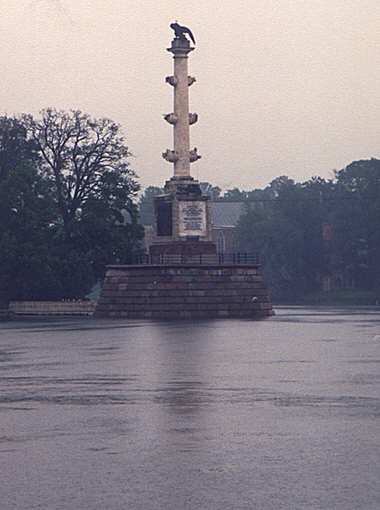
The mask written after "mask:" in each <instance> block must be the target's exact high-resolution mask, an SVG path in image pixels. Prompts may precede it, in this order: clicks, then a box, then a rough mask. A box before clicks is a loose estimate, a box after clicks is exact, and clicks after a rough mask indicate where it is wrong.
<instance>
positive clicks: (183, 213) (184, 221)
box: [179, 201, 207, 237]
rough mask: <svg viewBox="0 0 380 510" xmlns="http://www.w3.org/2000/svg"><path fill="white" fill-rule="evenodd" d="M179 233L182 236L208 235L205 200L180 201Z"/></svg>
mask: <svg viewBox="0 0 380 510" xmlns="http://www.w3.org/2000/svg"><path fill="white" fill-rule="evenodd" d="M179 235H180V236H181V237H185V236H201V237H204V236H206V235H207V229H206V203H205V202H202V201H199V202H198V201H192V202H180V203H179Z"/></svg>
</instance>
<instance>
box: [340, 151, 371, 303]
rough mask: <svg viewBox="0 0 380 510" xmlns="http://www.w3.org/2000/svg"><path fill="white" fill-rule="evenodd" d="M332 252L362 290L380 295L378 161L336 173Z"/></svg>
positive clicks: (358, 162) (363, 163)
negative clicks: (336, 254)
mask: <svg viewBox="0 0 380 510" xmlns="http://www.w3.org/2000/svg"><path fill="white" fill-rule="evenodd" d="M336 196H337V203H336V207H335V209H334V215H333V217H334V225H335V250H336V252H337V253H339V255H340V262H341V266H342V267H343V268H344V270H345V271H346V273H348V274H350V275H351V277H352V278H353V279H355V280H356V283H357V285H359V286H360V287H362V288H364V289H369V290H373V291H376V292H377V293H378V295H380V266H379V260H380V230H379V223H380V160H377V159H373V158H372V159H370V160H360V161H354V162H352V163H351V164H350V165H348V166H347V167H345V168H343V169H342V170H340V171H339V172H336Z"/></svg>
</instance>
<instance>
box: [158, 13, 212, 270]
mask: <svg viewBox="0 0 380 510" xmlns="http://www.w3.org/2000/svg"><path fill="white" fill-rule="evenodd" d="M170 27H171V28H172V29H173V30H174V33H175V37H174V39H173V40H172V43H171V46H170V48H168V49H167V50H168V51H169V52H170V53H172V54H173V62H174V66H173V75H172V76H167V77H166V83H168V84H169V85H170V86H171V87H172V88H173V96H174V97H173V99H174V100H173V112H172V113H168V114H166V115H165V116H164V119H165V120H166V121H167V122H168V123H169V124H171V125H172V126H173V142H174V144H173V145H174V146H173V149H172V150H171V149H167V150H166V151H165V152H164V153H163V154H162V156H163V158H164V159H165V160H166V161H168V162H169V163H172V164H173V176H172V178H171V179H170V180H168V181H166V183H165V188H164V189H165V194H164V195H162V196H159V197H157V198H156V200H155V212H156V225H155V239H154V242H153V244H152V246H151V247H150V255H151V257H152V258H153V259H155V258H157V257H161V259H162V258H163V257H164V258H166V259H168V256H170V257H171V258H172V259H174V256H177V257H178V256H179V257H181V259H182V260H186V261H190V260H191V259H192V258H194V257H198V256H199V255H207V256H212V255H214V256H215V255H216V247H215V244H214V243H212V242H211V219H210V218H211V215H210V207H209V199H208V197H207V196H205V195H202V192H201V188H200V186H199V182H198V181H196V180H194V178H193V177H192V176H191V173H190V165H191V164H192V163H195V162H196V161H197V160H198V159H200V158H201V156H200V155H199V154H198V150H197V148H196V147H194V148H193V149H190V126H191V125H192V124H195V123H196V122H197V121H198V114H197V113H190V112H189V88H190V87H191V86H192V85H193V84H194V83H195V81H196V80H195V78H194V77H192V76H189V74H188V56H189V53H190V52H191V51H193V50H194V47H192V46H191V45H190V41H189V39H188V38H187V37H186V35H185V34H188V35H189V37H190V39H191V41H192V42H193V43H194V44H195V39H194V36H193V34H192V32H191V30H190V29H188V28H187V27H182V26H181V25H178V23H172V24H171V25H170Z"/></svg>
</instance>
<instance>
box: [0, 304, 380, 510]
mask: <svg viewBox="0 0 380 510" xmlns="http://www.w3.org/2000/svg"><path fill="white" fill-rule="evenodd" d="M379 338H380V313H379V311H378V310H376V309H362V310H353V309H305V308H283V309H280V310H278V311H277V315H276V316H275V317H273V318H271V319H268V320H265V321H261V322H250V321H238V320H230V321H223V320H221V321H209V322H206V321H205V322H198V323H191V322H181V323H158V324H154V323H149V322H143V321H130V322H123V321H104V320H102V321H99V320H92V319H59V320H56V319H49V320H47V321H43V320H41V319H36V320H32V321H27V322H26V321H23V322H21V321H20V322H13V323H7V324H3V325H1V329H0V459H1V461H2V462H1V465H2V477H1V478H2V480H1V485H0V487H1V491H0V494H1V498H2V505H1V508H2V509H3V508H4V509H5V510H8V509H17V510H24V509H25V510H26V509H28V510H30V509H34V508H36V509H37V508H48V509H70V510H71V509H82V508H83V509H86V510H87V509H89V510H92V509H99V508H107V509H109V510H116V509H126V508H131V509H137V510H139V509H144V510H150V509H165V510H166V509H175V510H177V509H182V508H189V509H209V508H217V509H218V510H219V509H234V510H235V509H240V508H241V509H252V508H259V509H264V510H265V509H273V508H275V509H297V508H299V509H304V508H307V509H312V510H313V509H342V510H343V509H344V510H350V509H352V510H353V509H357V508H366V509H377V508H380V490H379V484H378V469H379V467H380V452H379V441H378V438H379V423H380V422H379V417H380V391H379V390H380V371H379V369H380V340H379Z"/></svg>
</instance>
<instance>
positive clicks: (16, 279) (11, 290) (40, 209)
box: [0, 117, 54, 301]
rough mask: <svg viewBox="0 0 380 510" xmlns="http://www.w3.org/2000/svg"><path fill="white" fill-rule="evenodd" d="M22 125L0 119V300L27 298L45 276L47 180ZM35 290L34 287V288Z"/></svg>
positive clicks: (49, 204) (48, 212) (50, 215)
mask: <svg viewBox="0 0 380 510" xmlns="http://www.w3.org/2000/svg"><path fill="white" fill-rule="evenodd" d="M37 163H38V154H37V152H36V148H35V145H34V143H33V142H31V141H30V140H28V139H27V137H26V130H25V127H24V126H23V124H22V123H21V122H20V121H19V120H18V119H15V118H11V117H1V118H0V218H1V222H0V294H1V295H2V299H3V301H6V300H9V299H14V298H17V297H31V296H32V295H33V294H34V293H35V292H36V291H37V288H38V287H39V286H41V285H42V282H44V281H45V282H46V275H48V274H49V270H48V269H47V268H48V267H49V263H48V259H49V257H50V254H49V249H48V237H49V235H50V233H49V225H50V223H51V221H52V219H53V217H54V216H53V214H54V213H53V204H52V200H51V194H50V190H49V183H48V182H47V180H46V179H44V178H43V177H42V176H41V175H39V174H38V170H37ZM37 293H38V291H37Z"/></svg>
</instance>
